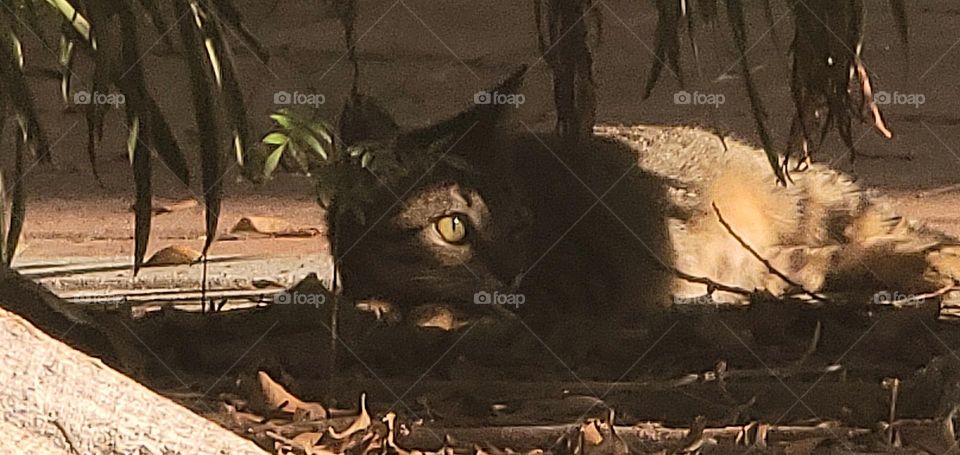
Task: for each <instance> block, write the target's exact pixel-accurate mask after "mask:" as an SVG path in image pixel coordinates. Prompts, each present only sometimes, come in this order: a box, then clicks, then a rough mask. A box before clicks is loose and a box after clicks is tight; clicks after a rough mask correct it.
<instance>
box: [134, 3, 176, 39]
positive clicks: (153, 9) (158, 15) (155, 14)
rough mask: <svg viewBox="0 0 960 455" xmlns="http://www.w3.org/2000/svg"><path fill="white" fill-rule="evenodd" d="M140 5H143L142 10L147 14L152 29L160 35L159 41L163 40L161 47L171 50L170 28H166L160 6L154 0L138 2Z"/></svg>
mask: <svg viewBox="0 0 960 455" xmlns="http://www.w3.org/2000/svg"><path fill="white" fill-rule="evenodd" d="M140 4H141V5H143V9H144V10H146V11H147V14H148V15H149V16H150V21H151V22H153V27H154V28H156V29H157V33H159V34H160V39H161V40H163V45H164V46H166V47H167V49H170V50H173V48H174V46H173V40H171V39H170V33H169V31H170V27H168V26H167V21H166V19H164V18H163V11H162V10H161V9H160V5H159V4H158V3H157V1H156V0H140Z"/></svg>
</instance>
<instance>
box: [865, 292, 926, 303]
mask: <svg viewBox="0 0 960 455" xmlns="http://www.w3.org/2000/svg"><path fill="white" fill-rule="evenodd" d="M914 300H916V297H915V296H912V295H907V294H904V293H902V292H899V291H893V292H890V291H880V292H878V293H876V294H874V295H873V303H874V304H876V305H903V304H907V303H913V302H914Z"/></svg>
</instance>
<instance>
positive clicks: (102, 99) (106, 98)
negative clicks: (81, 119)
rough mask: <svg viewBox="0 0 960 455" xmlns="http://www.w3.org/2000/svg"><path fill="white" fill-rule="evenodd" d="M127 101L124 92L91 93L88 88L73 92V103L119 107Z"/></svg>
mask: <svg viewBox="0 0 960 455" xmlns="http://www.w3.org/2000/svg"><path fill="white" fill-rule="evenodd" d="M126 102H127V98H126V97H125V96H123V93H100V92H93V93H90V92H88V91H86V90H80V91H79V92H77V93H74V94H73V104H82V105H86V104H98V105H104V106H113V107H114V108H117V107H120V105H121V104H125V103H126Z"/></svg>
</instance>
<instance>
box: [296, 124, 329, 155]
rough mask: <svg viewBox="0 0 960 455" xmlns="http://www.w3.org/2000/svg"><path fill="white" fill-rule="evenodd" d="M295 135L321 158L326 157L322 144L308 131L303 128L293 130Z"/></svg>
mask: <svg viewBox="0 0 960 455" xmlns="http://www.w3.org/2000/svg"><path fill="white" fill-rule="evenodd" d="M294 134H295V137H296V138H297V139H299V140H300V141H301V142H305V143H306V144H307V145H309V146H310V148H311V149H313V151H314V152H316V154H317V155H320V157H321V158H323V159H327V151H326V149H325V147H324V146H323V145H321V144H320V141H318V140H317V138H316V137H314V136H313V135H312V134H310V132H307V131H303V130H296V131H295V132H294Z"/></svg>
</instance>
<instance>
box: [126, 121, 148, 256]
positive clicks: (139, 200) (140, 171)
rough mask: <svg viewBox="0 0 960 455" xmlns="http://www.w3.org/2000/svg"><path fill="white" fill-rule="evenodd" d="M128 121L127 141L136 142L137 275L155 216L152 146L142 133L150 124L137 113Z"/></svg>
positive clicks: (134, 168) (135, 248) (135, 240)
mask: <svg viewBox="0 0 960 455" xmlns="http://www.w3.org/2000/svg"><path fill="white" fill-rule="evenodd" d="M128 121H129V125H128V127H129V129H130V135H131V136H132V137H130V138H128V140H127V143H128V144H134V147H133V183H134V187H135V198H134V203H133V212H134V224H135V227H134V251H133V274H134V275H136V274H137V272H139V271H140V267H142V266H143V259H144V257H145V256H146V253H147V244H148V243H149V241H150V224H151V222H152V217H153V190H152V188H151V172H152V171H151V167H152V166H151V159H150V148H149V147H147V145H146V144H145V143H144V141H143V140H142V139H143V137H144V136H145V135H144V134H141V133H142V132H143V130H148V129H149V128H150V125H149V124H148V123H144V122H142V121H141V120H140V118H139V117H137V116H136V115H133V116H132V117H131V118H129V120H128ZM147 137H149V136H147Z"/></svg>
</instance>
